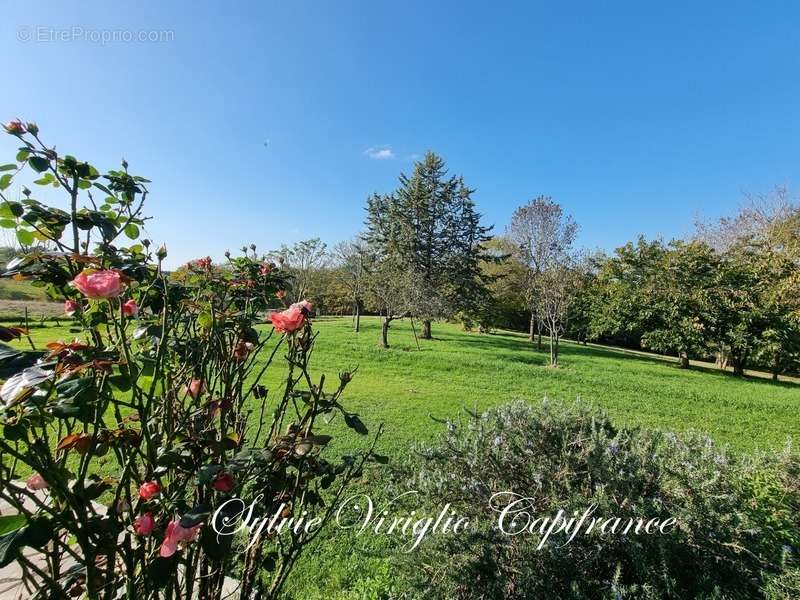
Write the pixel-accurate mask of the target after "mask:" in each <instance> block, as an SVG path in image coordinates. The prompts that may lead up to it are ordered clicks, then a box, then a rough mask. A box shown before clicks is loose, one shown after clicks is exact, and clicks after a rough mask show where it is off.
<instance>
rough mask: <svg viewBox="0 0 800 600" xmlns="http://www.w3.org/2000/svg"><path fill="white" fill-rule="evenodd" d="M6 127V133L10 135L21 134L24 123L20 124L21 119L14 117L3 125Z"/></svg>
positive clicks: (23, 130) (23, 129) (23, 131)
mask: <svg viewBox="0 0 800 600" xmlns="http://www.w3.org/2000/svg"><path fill="white" fill-rule="evenodd" d="M3 127H5V129H6V133H10V134H11V135H22V134H23V133H25V125H23V124H22V121H20V120H19V119H14V120H13V121H9V122H8V123H6V124H5V125H3Z"/></svg>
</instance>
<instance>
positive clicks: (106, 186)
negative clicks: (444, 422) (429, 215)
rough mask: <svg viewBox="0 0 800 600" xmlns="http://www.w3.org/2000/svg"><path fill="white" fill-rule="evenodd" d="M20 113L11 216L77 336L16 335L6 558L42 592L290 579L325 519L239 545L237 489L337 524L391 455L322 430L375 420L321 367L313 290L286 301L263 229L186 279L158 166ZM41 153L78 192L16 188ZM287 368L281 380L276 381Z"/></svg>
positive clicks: (37, 279)
mask: <svg viewBox="0 0 800 600" xmlns="http://www.w3.org/2000/svg"><path fill="white" fill-rule="evenodd" d="M5 129H6V131H7V133H9V134H10V135H13V136H16V137H17V138H18V139H19V142H20V148H19V152H18V153H17V155H16V161H15V162H13V163H10V164H7V165H3V166H0V172H1V173H3V175H2V176H0V200H2V203H1V204H0V226H2V227H6V228H9V229H13V230H14V231H15V233H16V236H17V239H18V240H19V242H20V245H21V246H22V248H23V251H22V253H21V255H20V256H18V257H17V258H15V259H14V260H12V261H11V262H10V263H9V264H8V266H7V269H8V272H7V273H6V274H5V275H6V276H10V277H14V278H16V279H26V280H30V281H31V282H32V283H33V285H35V286H41V287H44V288H45V289H46V291H47V293H48V294H49V295H50V296H51V297H52V298H53V299H56V300H59V301H62V302H64V311H65V313H66V314H67V315H70V316H71V317H72V318H73V320H74V327H73V328H72V332H73V333H74V336H75V339H74V340H62V341H58V342H53V343H51V344H48V346H47V348H46V349H33V350H27V349H26V350H21V349H17V348H14V347H12V346H9V345H6V344H2V345H0V378H2V379H4V380H5V382H4V383H3V385H2V388H1V389H0V399H2V408H0V425H2V427H3V437H2V439H0V498H2V499H3V500H4V501H6V502H7V503H8V504H10V505H11V507H12V508H13V509H14V510H15V511H16V514H5V515H2V516H0V533H1V534H0V567H2V566H6V565H8V564H9V563H11V562H12V561H16V562H17V563H18V564H19V566H20V568H21V570H22V577H23V582H24V583H25V585H26V586H27V587H28V589H30V590H32V594H33V596H34V597H38V598H64V597H68V596H75V595H84V596H85V597H88V598H92V599H94V598H103V599H111V598H123V597H124V598H137V599H141V598H148V599H150V598H195V597H197V598H202V599H212V598H219V597H220V595H221V593H222V586H223V582H224V579H225V576H226V574H227V575H232V576H235V577H236V578H238V579H239V587H238V591H237V594H238V597H239V598H253V597H260V598H272V597H275V596H276V595H277V594H278V593H279V591H280V589H281V587H282V585H283V583H284V582H285V580H286V576H287V574H288V572H289V571H290V569H291V568H292V565H293V564H294V563H295V561H296V560H297V559H298V557H299V556H300V555H301V552H302V549H303V547H304V546H305V545H306V544H307V543H309V542H310V541H311V540H312V539H313V538H314V536H315V535H316V532H311V533H307V532H306V531H305V530H302V529H301V530H299V532H296V531H294V530H292V529H285V530H282V531H281V532H280V533H269V534H267V533H266V532H265V533H263V534H259V535H255V538H254V539H253V540H247V543H250V542H251V541H252V543H251V544H250V545H249V546H247V547H246V550H245V551H240V550H241V548H240V547H239V546H240V544H242V545H243V544H244V542H245V540H240V539H234V538H233V537H232V536H220V535H217V534H216V533H215V531H214V528H213V527H212V523H211V520H212V518H213V515H214V514H215V511H216V510H217V509H218V508H219V507H220V506H221V505H223V503H224V502H225V501H226V500H229V499H231V498H235V497H238V498H242V499H251V498H259V497H260V498H261V503H262V504H263V509H264V512H265V513H266V514H269V513H270V511H275V510H277V509H279V508H280V507H283V508H282V510H283V513H284V515H285V516H293V515H297V516H300V515H305V516H306V518H307V519H311V518H313V517H318V518H319V519H320V522H321V523H322V525H323V526H324V524H325V523H326V522H327V521H328V519H329V518H330V516H331V514H332V510H333V506H334V504H335V500H336V499H337V497H338V495H339V494H341V493H342V491H343V490H344V489H345V488H346V486H347V485H348V484H349V483H350V482H351V481H352V480H353V479H354V478H355V477H357V476H358V475H359V474H360V472H361V470H362V468H363V466H364V464H365V462H367V461H369V460H373V459H375V455H374V454H373V453H372V450H371V449H370V450H368V451H362V452H359V453H354V454H353V455H350V456H345V457H342V458H341V460H338V461H331V460H329V459H328V458H327V457H326V452H325V447H326V446H327V445H328V443H329V442H330V440H331V437H330V436H328V435H323V434H320V433H319V430H320V429H322V428H323V427H324V426H325V424H326V423H327V422H329V421H330V419H332V418H334V417H335V416H336V415H337V414H339V415H343V416H344V420H345V422H346V423H347V425H348V426H350V427H352V428H353V429H355V430H356V431H357V432H358V433H361V434H366V428H365V427H364V425H363V423H361V421H360V420H359V418H358V416H357V415H356V414H353V413H350V412H348V411H347V410H346V409H345V408H344V407H343V405H342V404H341V402H340V400H341V396H342V393H343V391H344V389H345V387H346V385H347V383H348V382H349V381H350V379H351V374H350V373H342V374H341V375H340V378H339V381H338V383H336V384H335V385H333V386H328V385H326V379H325V377H324V376H322V377H318V378H315V377H313V376H312V374H311V372H310V370H309V356H310V353H311V350H312V348H313V345H314V343H315V334H314V331H313V328H312V324H311V319H310V317H311V305H310V304H309V303H300V304H297V305H292V306H290V307H285V306H283V305H282V303H281V298H282V293H281V290H283V289H284V288H285V287H286V285H287V283H288V282H287V278H286V277H285V275H284V274H283V273H282V272H281V270H280V269H279V268H277V267H276V266H275V265H272V264H264V263H263V262H262V261H260V260H258V258H257V256H256V254H255V247H254V246H251V250H252V252H248V251H247V250H246V249H245V252H244V253H243V255H242V256H238V257H230V256H228V258H227V261H226V262H225V263H224V264H220V265H216V264H214V263H213V262H212V261H211V259H210V258H203V259H200V260H197V261H194V262H193V263H191V264H190V265H188V267H187V269H186V273H185V274H184V276H182V277H181V278H180V280H178V279H177V278H173V277H171V276H170V275H169V274H168V273H167V272H166V271H165V270H164V268H163V266H162V261H163V260H164V258H165V257H166V253H167V251H166V249H165V248H164V247H161V248H158V249H156V250H153V249H152V247H151V243H150V242H149V241H148V240H147V239H143V238H142V236H141V228H142V226H143V225H144V224H145V217H144V216H143V212H142V211H143V207H144V203H145V200H146V198H147V194H148V189H147V184H148V183H149V182H148V180H146V179H144V178H143V177H139V176H136V175H132V174H131V173H129V171H128V165H127V163H126V162H124V161H123V163H122V168H121V169H119V170H111V171H108V172H107V173H106V174H105V175H103V176H101V175H100V173H99V172H98V171H97V169H95V167H93V166H92V165H90V164H89V163H87V162H83V161H80V160H78V159H76V158H75V157H73V156H70V155H61V154H59V153H57V152H56V150H55V148H54V147H49V146H47V145H45V144H44V143H43V142H42V141H41V139H40V136H39V128H38V127H37V126H36V125H35V124H33V123H27V124H23V123H22V122H21V121H12V122H10V123H8V124H7V125H6V126H5ZM31 171H32V172H33V173H34V174H35V180H34V181H33V182H32V183H33V184H34V185H35V186H41V189H42V190H50V191H52V190H58V192H59V193H65V194H66V200H67V203H66V205H67V210H62V209H60V208H56V207H53V206H49V205H47V204H45V203H44V202H41V201H39V200H37V199H35V197H34V194H33V192H31V190H30V189H29V188H28V187H24V186H23V187H21V193H20V198H19V199H13V198H10V197H9V196H8V190H9V188H10V186H11V184H12V183H14V182H17V183H19V179H20V178H22V177H24V175H25V174H26V173H30V172H31ZM269 310H273V311H274V312H272V313H271V317H270V319H267V318H266V317H267V311H269ZM269 321H271V323H272V328H270V327H269ZM259 324H264V327H261V328H259V327H258V325H259ZM7 330H8V332H9V335H8V339H11V338H13V337H17V338H19V337H20V336H21V335H23V334H24V330H22V329H15V328H7ZM276 368H280V369H282V375H281V381H282V383H281V385H280V386H279V387H277V388H275V389H268V388H267V387H266V386H265V385H264V383H262V381H263V380H264V376H265V374H266V373H267V371H268V370H274V369H276ZM376 438H377V436H376ZM372 447H374V442H373V444H372ZM380 462H384V461H383V459H380ZM324 490H327V491H324ZM326 497H327V500H326V499H325V498H326ZM222 516H223V517H224V516H225V513H224V511H223V512H222ZM317 531H318V530H317ZM28 548H35V549H38V550H39V551H40V552H42V553H43V554H44V556H45V558H46V560H45V561H37V560H34V559H32V557H31V554H30V552H29V550H27V549H28Z"/></svg>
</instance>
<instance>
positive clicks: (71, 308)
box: [64, 300, 81, 317]
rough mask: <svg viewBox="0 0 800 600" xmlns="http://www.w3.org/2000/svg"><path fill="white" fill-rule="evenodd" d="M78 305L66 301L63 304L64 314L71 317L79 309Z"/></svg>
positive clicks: (74, 302) (75, 302) (72, 301)
mask: <svg viewBox="0 0 800 600" xmlns="http://www.w3.org/2000/svg"><path fill="white" fill-rule="evenodd" d="M80 306H81V305H80V304H79V303H78V302H77V301H76V300H67V301H66V302H64V313H65V314H66V315H67V316H68V317H71V316H72V315H74V314H75V312H76V311H77V310H78V309H79V308H80Z"/></svg>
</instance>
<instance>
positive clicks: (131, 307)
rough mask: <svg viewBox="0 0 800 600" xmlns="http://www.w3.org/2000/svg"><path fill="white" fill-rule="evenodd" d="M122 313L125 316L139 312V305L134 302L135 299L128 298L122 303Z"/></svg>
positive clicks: (133, 315)
mask: <svg viewBox="0 0 800 600" xmlns="http://www.w3.org/2000/svg"><path fill="white" fill-rule="evenodd" d="M122 314H123V315H125V316H126V317H135V316H136V315H138V314H139V305H138V304H136V300H128V301H127V302H126V303H125V304H123V305H122Z"/></svg>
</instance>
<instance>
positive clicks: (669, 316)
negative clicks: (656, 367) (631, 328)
mask: <svg viewBox="0 0 800 600" xmlns="http://www.w3.org/2000/svg"><path fill="white" fill-rule="evenodd" d="M656 266H657V268H656V269H655V270H653V271H651V273H650V274H651V277H650V278H648V279H647V280H645V281H644V282H643V286H642V291H643V292H644V293H646V294H647V295H649V297H650V302H649V306H648V311H651V312H652V315H651V319H650V321H649V326H648V329H647V331H646V332H645V333H644V335H643V336H642V345H643V346H645V347H647V348H652V349H653V350H656V351H658V352H664V353H670V352H674V353H676V354H677V355H678V356H679V357H680V361H681V362H680V364H681V367H682V368H688V367H689V356H690V355H700V354H702V353H703V352H704V351H705V350H706V349H707V347H708V344H709V341H710V340H709V334H710V331H709V319H710V314H711V312H712V311H713V306H714V304H715V303H716V291H717V290H716V287H715V285H716V277H717V268H718V258H717V256H716V254H715V252H714V251H713V250H712V249H711V248H710V247H709V246H708V245H707V244H704V243H702V242H691V243H685V242H680V241H677V242H673V243H672V244H670V246H669V249H668V250H667V251H666V252H664V253H663V254H662V256H661V259H660V260H659V261H658V262H657V263H656Z"/></svg>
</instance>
